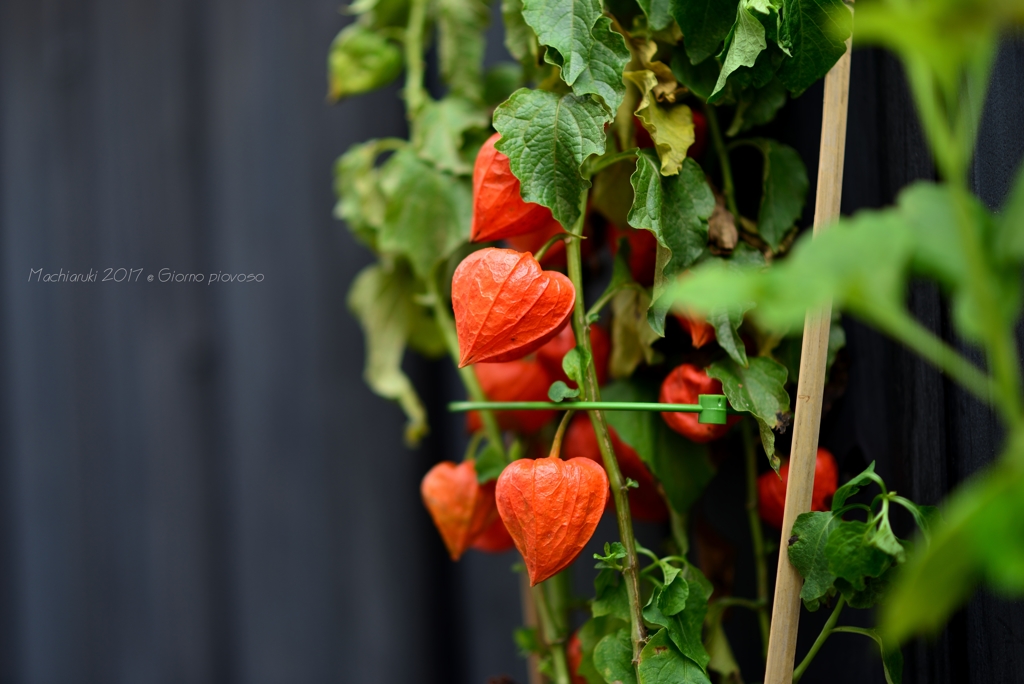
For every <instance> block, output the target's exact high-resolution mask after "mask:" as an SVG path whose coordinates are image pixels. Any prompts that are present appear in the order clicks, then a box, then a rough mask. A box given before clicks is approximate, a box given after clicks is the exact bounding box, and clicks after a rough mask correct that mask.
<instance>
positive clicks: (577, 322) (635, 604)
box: [565, 192, 647, 680]
mask: <svg viewBox="0 0 1024 684" xmlns="http://www.w3.org/2000/svg"><path fill="white" fill-rule="evenodd" d="M586 205H587V193H586V192H584V193H583V195H582V196H581V198H580V212H581V213H580V218H579V220H578V221H577V223H576V225H575V226H573V230H572V231H571V232H572V233H573V234H574V235H580V234H581V233H582V232H583V218H584V215H585V213H586V211H585V210H586ZM565 246H566V256H567V261H568V267H569V268H568V270H569V279H570V280H571V281H572V284H573V287H574V288H575V289H576V303H575V306H574V308H573V316H572V329H573V333H575V335H576V345H577V346H578V347H579V348H581V349H582V350H583V351H584V352H585V353H584V358H589V359H590V363H588V364H587V367H586V369H585V371H584V374H583V387H582V390H583V398H584V399H586V400H588V401H600V400H601V392H600V390H599V389H598V383H597V371H596V370H595V368H594V361H593V354H592V353H591V350H590V334H589V329H588V325H587V310H586V306H585V304H584V302H583V263H582V258H581V257H580V241H579V240H576V239H574V240H569V241H568V242H566V245H565ZM590 422H591V423H592V424H593V425H594V432H595V433H596V435H597V446H598V448H599V449H600V450H601V458H602V460H603V461H604V469H605V470H606V471H607V473H608V480H609V482H610V484H611V489H612V497H613V498H614V499H615V516H616V518H617V520H618V523H619V537H620V539H621V540H622V545H623V546H624V547H625V549H626V558H625V563H624V566H625V567H623V570H622V575H623V578H624V579H625V580H626V594H627V596H628V598H629V624H630V635H631V640H632V642H633V666H634V668H639V663H640V651H641V649H643V647H644V644H645V643H646V642H647V631H646V629H645V628H644V618H643V612H642V611H643V609H642V607H641V605H640V564H639V562H638V561H637V557H636V539H635V538H634V537H633V522H632V520H631V519H630V513H629V497H628V495H627V491H626V482H625V480H624V479H623V477H622V472H621V471H620V470H619V463H618V461H617V460H616V459H615V449H614V448H613V447H612V440H611V436H610V435H609V434H608V425H607V423H605V419H604V414H603V413H602V412H601V411H599V410H592V411H590ZM639 679H640V674H639V669H637V680H639Z"/></svg>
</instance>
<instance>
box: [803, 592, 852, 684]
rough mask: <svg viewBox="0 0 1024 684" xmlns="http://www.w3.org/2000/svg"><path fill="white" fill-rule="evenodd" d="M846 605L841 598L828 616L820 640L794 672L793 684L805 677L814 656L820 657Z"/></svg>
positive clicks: (844, 600)
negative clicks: (823, 646) (822, 647)
mask: <svg viewBox="0 0 1024 684" xmlns="http://www.w3.org/2000/svg"><path fill="white" fill-rule="evenodd" d="M845 605H846V599H845V598H843V597H842V596H840V597H839V600H838V601H836V607H835V609H834V610H833V611H832V614H831V615H829V616H828V622H826V623H825V626H824V627H822V628H821V634H819V635H818V638H817V639H815V640H814V644H813V645H812V646H811V650H810V651H808V652H807V655H806V656H804V659H803V660H802V661H800V664H799V665H797V667H796V669H795V670H793V684H797V682H799V681H800V678H801V677H803V676H804V671H805V670H806V669H807V667H808V666H809V665H810V664H811V661H812V660H814V656H816V655H818V651H820V650H821V646H822V644H824V643H825V640H826V639H828V637H829V635H830V634H832V632H833V630H834V629H835V627H836V622H837V621H838V620H839V613H841V612H843V606H845Z"/></svg>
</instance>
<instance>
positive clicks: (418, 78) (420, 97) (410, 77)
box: [405, 0, 428, 121]
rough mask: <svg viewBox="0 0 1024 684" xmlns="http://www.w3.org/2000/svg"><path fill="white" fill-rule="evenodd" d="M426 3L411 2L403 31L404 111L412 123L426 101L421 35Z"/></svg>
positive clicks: (414, 0)
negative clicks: (407, 20)
mask: <svg viewBox="0 0 1024 684" xmlns="http://www.w3.org/2000/svg"><path fill="white" fill-rule="evenodd" d="M427 1H428V0H411V2H410V3H409V23H408V24H406V29H405V110H406V117H407V118H408V119H409V120H410V121H413V120H415V118H416V115H417V114H419V111H420V109H421V108H422V107H423V105H424V104H425V103H426V101H427V93H426V91H425V90H424V89H423V70H424V69H423V33H424V27H425V25H426V22H427Z"/></svg>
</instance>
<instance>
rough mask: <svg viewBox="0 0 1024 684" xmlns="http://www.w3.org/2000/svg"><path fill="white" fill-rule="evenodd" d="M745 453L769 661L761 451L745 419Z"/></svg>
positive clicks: (764, 644) (764, 650) (764, 642)
mask: <svg viewBox="0 0 1024 684" xmlns="http://www.w3.org/2000/svg"><path fill="white" fill-rule="evenodd" d="M741 422H742V426H741V428H742V430H743V451H744V455H745V456H746V466H747V521H748V522H749V523H750V541H751V544H752V546H753V551H754V568H755V570H756V573H757V600H758V603H759V606H758V608H757V620H758V625H759V626H760V628H761V657H762V658H765V659H767V658H768V635H769V634H770V632H771V624H770V622H769V618H768V563H767V561H766V558H765V552H764V530H763V529H762V528H761V519H760V518H759V517H758V515H757V448H756V447H755V445H754V436H753V434H752V433H751V430H750V420H749V419H747V420H743V421H741Z"/></svg>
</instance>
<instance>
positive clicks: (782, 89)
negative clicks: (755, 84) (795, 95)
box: [726, 77, 788, 136]
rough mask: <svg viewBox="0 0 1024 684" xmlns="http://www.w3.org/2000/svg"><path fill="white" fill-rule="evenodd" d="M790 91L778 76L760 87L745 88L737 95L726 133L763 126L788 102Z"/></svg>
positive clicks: (735, 132)
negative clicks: (733, 112) (734, 108)
mask: <svg viewBox="0 0 1024 684" xmlns="http://www.w3.org/2000/svg"><path fill="white" fill-rule="evenodd" d="M787 95H788V91H787V90H786V86H784V85H782V81H780V80H779V79H778V77H773V78H772V79H771V80H770V81H769V82H768V83H767V84H766V85H764V86H762V87H759V88H743V89H742V90H741V91H740V94H739V95H738V97H737V102H736V111H735V114H734V115H733V120H732V123H731V124H730V125H729V130H728V131H726V135H728V136H734V135H738V134H740V133H743V132H745V131H749V130H750V129H751V128H754V127H755V126H763V125H764V124H766V123H768V122H769V121H771V120H772V119H774V118H775V115H776V114H777V113H778V111H779V110H780V109H782V106H783V105H785V104H786V99H787Z"/></svg>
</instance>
